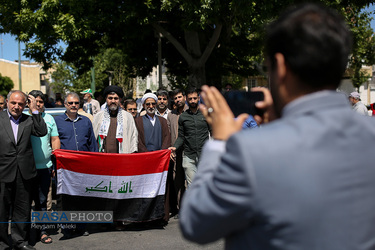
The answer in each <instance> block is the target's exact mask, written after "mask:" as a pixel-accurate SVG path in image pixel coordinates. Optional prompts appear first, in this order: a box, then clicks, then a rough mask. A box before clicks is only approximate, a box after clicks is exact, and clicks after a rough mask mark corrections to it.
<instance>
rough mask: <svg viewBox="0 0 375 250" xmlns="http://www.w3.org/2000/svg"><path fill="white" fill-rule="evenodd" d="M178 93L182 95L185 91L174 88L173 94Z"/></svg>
mask: <svg viewBox="0 0 375 250" xmlns="http://www.w3.org/2000/svg"><path fill="white" fill-rule="evenodd" d="M179 93H181V94H182V95H185V91H183V90H182V89H175V90H174V91H173V96H176V95H177V94H179Z"/></svg>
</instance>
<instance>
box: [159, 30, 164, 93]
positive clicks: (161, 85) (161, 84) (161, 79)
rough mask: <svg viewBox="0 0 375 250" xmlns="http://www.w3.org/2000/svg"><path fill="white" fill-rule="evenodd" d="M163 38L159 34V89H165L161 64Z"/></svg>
mask: <svg viewBox="0 0 375 250" xmlns="http://www.w3.org/2000/svg"><path fill="white" fill-rule="evenodd" d="M161 37H162V34H161V33H159V40H158V66H159V72H158V75H159V89H161V88H163V78H162V74H163V71H162V66H163V65H162V64H161Z"/></svg>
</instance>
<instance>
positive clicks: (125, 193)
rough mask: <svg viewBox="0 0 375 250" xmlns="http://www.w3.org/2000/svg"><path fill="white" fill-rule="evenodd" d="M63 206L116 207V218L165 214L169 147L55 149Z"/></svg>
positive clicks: (142, 218) (138, 218)
mask: <svg viewBox="0 0 375 250" xmlns="http://www.w3.org/2000/svg"><path fill="white" fill-rule="evenodd" d="M54 155H55V156H56V168H57V180H58V181H57V194H63V195H64V196H63V197H66V196H67V199H65V200H66V201H68V202H64V200H63V210H81V211H84V210H86V211H113V215H114V220H117V221H130V222H142V221H150V220H155V219H160V218H162V217H163V216H164V194H165V190H166V180H167V174H168V166H169V157H170V150H159V151H153V152H147V153H136V154H111V153H94V152H83V151H73V150H62V149H60V150H55V151H54Z"/></svg>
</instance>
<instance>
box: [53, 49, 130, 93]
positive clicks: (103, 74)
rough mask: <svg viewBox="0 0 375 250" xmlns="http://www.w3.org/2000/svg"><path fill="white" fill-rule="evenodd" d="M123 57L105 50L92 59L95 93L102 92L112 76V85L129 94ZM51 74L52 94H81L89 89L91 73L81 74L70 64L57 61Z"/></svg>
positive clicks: (112, 51)
mask: <svg viewBox="0 0 375 250" xmlns="http://www.w3.org/2000/svg"><path fill="white" fill-rule="evenodd" d="M123 57H124V55H123V54H122V53H121V51H119V50H115V49H106V50H104V51H103V52H101V53H100V54H99V55H97V56H96V57H95V59H94V69H95V82H96V91H97V92H100V91H102V90H103V89H104V88H105V87H106V86H108V85H109V76H110V75H111V76H112V84H114V85H119V86H121V87H122V88H123V89H124V91H125V93H126V94H128V93H129V92H131V90H132V88H133V85H132V83H133V82H132V81H131V78H130V77H129V75H128V73H127V70H126V66H125V63H124V59H123ZM54 67H55V71H54V72H53V74H52V79H53V82H52V83H51V86H52V89H53V90H54V92H59V93H65V92H66V91H74V92H81V91H82V90H84V89H87V88H90V85H91V72H90V71H86V72H83V73H81V72H80V71H79V68H77V67H75V66H74V64H72V63H67V62H65V61H59V62H58V63H57V64H56V65H55V66H54Z"/></svg>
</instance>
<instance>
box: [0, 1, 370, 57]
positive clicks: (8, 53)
mask: <svg viewBox="0 0 375 250" xmlns="http://www.w3.org/2000/svg"><path fill="white" fill-rule="evenodd" d="M368 10H370V11H374V10H375V5H371V6H370V8H368ZM374 19H375V16H374ZM371 27H372V29H373V30H374V31H375V20H372V22H371ZM23 49H25V44H23V43H21V51H22V50H23ZM0 58H1V59H6V60H9V61H15V60H18V42H17V41H16V40H15V37H14V36H11V35H9V34H0ZM21 60H30V59H29V58H26V57H25V56H23V55H22V53H21Z"/></svg>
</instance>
